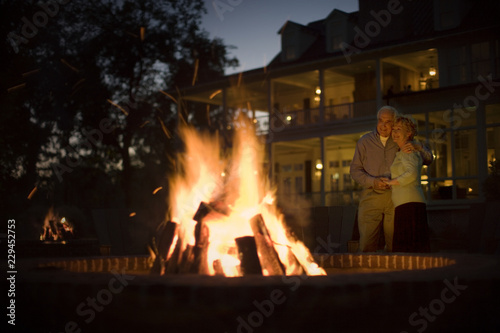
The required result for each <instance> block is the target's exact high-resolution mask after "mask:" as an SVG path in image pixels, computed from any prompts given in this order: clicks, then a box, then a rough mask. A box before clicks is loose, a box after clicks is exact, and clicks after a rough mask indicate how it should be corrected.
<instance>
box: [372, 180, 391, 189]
mask: <svg viewBox="0 0 500 333" xmlns="http://www.w3.org/2000/svg"><path fill="white" fill-rule="evenodd" d="M387 181H389V178H386V177H378V178H375V180H374V181H373V189H374V190H387V189H389V188H391V187H390V186H389V185H388V184H387V183H386V182H387Z"/></svg>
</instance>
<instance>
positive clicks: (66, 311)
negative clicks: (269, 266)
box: [16, 254, 500, 333]
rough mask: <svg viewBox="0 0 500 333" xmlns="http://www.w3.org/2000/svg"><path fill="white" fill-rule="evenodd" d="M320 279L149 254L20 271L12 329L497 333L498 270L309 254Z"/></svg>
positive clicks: (445, 258)
mask: <svg viewBox="0 0 500 333" xmlns="http://www.w3.org/2000/svg"><path fill="white" fill-rule="evenodd" d="M315 257H316V262H317V263H318V264H319V265H320V266H322V267H323V268H325V270H326V272H327V274H328V275H327V276H306V275H304V276H284V277H281V276H271V277H264V276H245V277H237V278H226V277H221V276H202V275H167V276H154V275H150V274H149V263H148V258H147V257H141V256H139V257H92V258H79V259H66V260H61V259H57V260H56V259H54V260H31V261H25V262H22V263H21V264H20V265H19V266H22V267H23V269H22V270H19V272H18V275H17V279H18V280H17V286H16V297H17V298H16V303H17V320H16V330H17V329H19V331H32V332H35V331H36V332H75V333H76V332H165V333H167V332H222V333H223V332H396V333H401V332H408V333H409V332H423V331H425V332H482V333H483V332H498V331H499V329H500V316H499V315H498V314H499V313H500V265H499V260H498V258H496V257H490V256H481V255H467V254H432V255H413V254H393V255H385V254H364V255H358V254H333V255H316V256H315Z"/></svg>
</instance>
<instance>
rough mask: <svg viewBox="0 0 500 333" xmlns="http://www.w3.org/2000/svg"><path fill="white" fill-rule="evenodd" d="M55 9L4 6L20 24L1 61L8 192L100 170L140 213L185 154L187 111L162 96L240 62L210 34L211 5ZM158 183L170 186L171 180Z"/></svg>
mask: <svg viewBox="0 0 500 333" xmlns="http://www.w3.org/2000/svg"><path fill="white" fill-rule="evenodd" d="M49 3H50V6H51V7H50V6H49V7H43V6H41V5H39V4H37V2H36V1H27V2H23V3H22V4H15V5H14V4H12V3H11V2H10V1H1V2H0V10H1V11H2V12H4V13H5V12H9V13H11V18H12V19H11V20H7V21H5V22H2V25H1V29H2V32H3V33H4V36H8V38H7V40H6V41H5V45H4V46H5V48H4V49H3V50H2V54H1V55H2V58H3V59H5V60H7V61H10V62H11V63H13V65H12V66H11V67H10V68H9V70H8V73H7V74H8V75H6V76H5V77H3V78H2V81H1V83H2V88H3V89H2V93H1V97H0V102H1V104H2V106H3V107H6V108H7V110H8V112H7V113H5V112H3V114H2V117H4V118H3V119H1V120H5V121H2V127H5V128H2V130H4V131H5V132H7V135H6V136H5V137H4V138H5V144H6V145H7V146H6V149H4V151H3V152H2V153H1V154H2V155H1V157H2V160H4V159H5V161H6V163H5V164H4V168H2V169H1V176H2V183H4V182H5V183H7V182H9V181H12V180H13V179H17V181H18V182H21V181H22V182H23V184H24V185H23V186H24V187H25V189H24V190H26V191H29V190H30V189H31V188H32V187H33V186H34V185H35V184H38V186H44V184H48V183H50V182H59V183H61V182H63V183H66V182H67V181H69V180H70V178H72V181H73V182H74V181H76V180H75V179H74V177H66V176H68V175H70V174H71V173H72V172H73V171H74V170H76V169H81V168H83V169H85V170H92V169H93V168H94V169H95V168H97V169H100V170H103V171H105V172H106V173H107V174H108V175H109V176H110V177H111V178H112V181H113V182H114V183H116V184H119V185H120V187H121V189H122V190H123V193H124V203H123V204H124V206H125V207H133V206H134V200H135V201H136V202H137V200H136V199H137V197H134V192H137V184H134V180H135V179H143V178H144V176H145V174H146V176H150V177H151V175H147V172H151V170H155V171H158V170H162V171H160V172H164V173H165V174H166V172H167V171H168V168H169V167H170V161H171V160H172V156H173V154H174V153H175V150H176V149H177V148H178V143H177V141H176V140H175V128H176V125H177V106H176V105H175V101H174V100H172V99H171V98H170V97H169V96H167V95H165V94H164V93H162V91H163V92H165V91H169V90H174V89H175V87H176V86H182V85H185V84H186V81H187V80H188V79H187V78H189V80H191V79H192V78H193V77H194V73H195V71H196V75H197V77H198V79H203V78H206V77H210V78H213V77H216V76H222V75H223V72H224V69H225V68H226V67H227V66H236V65H237V60H236V59H233V58H230V57H229V56H228V52H227V47H226V46H225V45H223V44H222V41H220V40H218V39H214V40H210V39H209V38H208V35H207V34H206V32H204V31H202V30H201V29H200V21H201V16H202V14H203V13H204V12H205V9H204V2H203V1H201V0H195V1H188V0H162V1H154V0H145V1H131V0H124V1H114V0H101V1H96V0H94V1H83V0H73V1H71V2H67V3H66V4H64V5H61V4H58V3H56V2H55V1H53V2H50V1H49V2H46V3H45V6H47V4H49ZM39 12H41V13H42V14H43V13H45V14H43V15H42V14H37V13H39ZM44 15H45V16H44ZM44 17H46V21H43V18H44ZM25 18H26V20H25ZM26 22H28V23H26ZM25 25H26V26H27V28H25ZM30 29H31V32H32V35H33V36H31V37H29V38H28V37H27V36H25V34H23V33H24V32H27V31H29V30H30ZM35 30H36V33H34V31H35ZM195 68H196V70H195ZM22 73H28V74H25V75H23V74H22ZM186 73H189V74H186ZM16 86H18V88H17V89H10V90H9V88H10V87H16ZM174 98H175V97H174ZM196 121H197V123H198V124H202V122H203V121H202V119H197V120H196ZM103 122H104V123H106V124H107V125H105V126H104V127H103ZM104 129H106V130H104ZM26 133H29V135H26ZM3 143H4V142H2V144H3ZM12 170H17V174H14V175H13V172H12ZM145 170H147V171H145ZM141 172H142V175H140V174H141ZM14 173H15V172H14ZM152 178H154V179H155V181H157V182H158V184H159V185H161V184H160V183H161V179H162V178H163V179H165V175H160V176H159V175H154V176H153V177H152ZM145 183H148V184H149V185H151V182H145ZM47 186H48V185H47ZM68 186H69V185H68ZM48 187H50V186H48ZM52 188H55V187H54V186H52ZM82 190H84V189H82ZM94 190H95V189H94ZM3 195H6V193H2V196H3ZM56 197H57V196H56ZM61 200H64V198H63V199H61Z"/></svg>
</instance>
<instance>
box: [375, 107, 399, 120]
mask: <svg viewBox="0 0 500 333" xmlns="http://www.w3.org/2000/svg"><path fill="white" fill-rule="evenodd" d="M382 111H388V112H389V113H390V114H391V115H392V119H396V117H398V116H399V112H398V110H396V109H395V108H393V107H392V106H389V105H384V106H382V107H381V108H380V109H379V110H378V112H377V119H379V118H380V114H381V113H382Z"/></svg>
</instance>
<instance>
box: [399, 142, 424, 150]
mask: <svg viewBox="0 0 500 333" xmlns="http://www.w3.org/2000/svg"><path fill="white" fill-rule="evenodd" d="M401 151H402V152H405V153H412V152H414V151H422V144H421V143H420V142H415V141H410V142H407V143H406V144H405V145H404V146H403V149H401Z"/></svg>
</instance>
